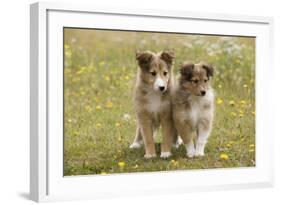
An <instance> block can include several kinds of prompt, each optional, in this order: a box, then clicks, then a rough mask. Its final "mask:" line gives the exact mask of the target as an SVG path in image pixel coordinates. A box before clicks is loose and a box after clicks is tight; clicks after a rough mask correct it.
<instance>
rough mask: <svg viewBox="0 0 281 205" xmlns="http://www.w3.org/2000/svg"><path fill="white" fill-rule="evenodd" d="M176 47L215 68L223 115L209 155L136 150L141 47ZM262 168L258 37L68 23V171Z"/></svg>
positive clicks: (179, 54) (179, 55)
mask: <svg viewBox="0 0 281 205" xmlns="http://www.w3.org/2000/svg"><path fill="white" fill-rule="evenodd" d="M169 48H172V49H174V50H175V53H176V61H175V66H174V73H175V74H177V73H178V69H179V65H180V63H181V62H183V61H185V60H190V61H192V62H194V63H197V62H199V61H205V62H208V63H210V64H212V65H213V66H214V68H215V75H214V78H213V80H212V85H213V88H214V90H215V93H216V99H215V101H216V111H215V120H214V125H213V129H212V133H211V136H210V138H209V141H208V144H207V146H206V149H205V157H202V158H193V159H188V158H186V157H185V156H186V154H185V148H184V146H183V145H181V146H180V147H179V148H178V149H173V151H172V152H173V156H172V157H171V158H169V159H161V158H160V157H159V154H160V142H161V136H160V135H159V136H158V137H157V140H156V147H157V153H158V157H157V158H155V159H149V160H146V159H144V158H143V156H144V148H142V149H137V150H131V149H129V145H130V143H132V142H133V139H134V135H135V129H136V118H135V113H134V106H133V99H132V95H133V87H134V83H135V77H136V72H137V69H138V67H137V64H136V61H135V51H136V50H151V51H161V50H163V49H169ZM250 166H255V39H254V38H245V37H244V38H243V37H225V36H207V35H183V34H167V33H162V34H161V33H146V32H123V31H104V30H90V29H70V28H65V29H64V175H66V176H69V175H87V174H111V173H123V172H144V171H145V172H148V171H168V170H186V169H208V168H229V167H250Z"/></svg>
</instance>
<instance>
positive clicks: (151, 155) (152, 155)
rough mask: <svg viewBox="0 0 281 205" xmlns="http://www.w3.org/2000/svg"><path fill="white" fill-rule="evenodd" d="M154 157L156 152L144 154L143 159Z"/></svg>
mask: <svg viewBox="0 0 281 205" xmlns="http://www.w3.org/2000/svg"><path fill="white" fill-rule="evenodd" d="M155 157H156V154H145V155H144V158H145V159H151V158H155Z"/></svg>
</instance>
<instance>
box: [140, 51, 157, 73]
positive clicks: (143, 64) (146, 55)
mask: <svg viewBox="0 0 281 205" xmlns="http://www.w3.org/2000/svg"><path fill="white" fill-rule="evenodd" d="M152 57H153V53H152V52H150V51H144V52H139V51H136V60H137V61H138V64H139V66H140V68H142V69H148V68H149V64H150V62H151V60H152Z"/></svg>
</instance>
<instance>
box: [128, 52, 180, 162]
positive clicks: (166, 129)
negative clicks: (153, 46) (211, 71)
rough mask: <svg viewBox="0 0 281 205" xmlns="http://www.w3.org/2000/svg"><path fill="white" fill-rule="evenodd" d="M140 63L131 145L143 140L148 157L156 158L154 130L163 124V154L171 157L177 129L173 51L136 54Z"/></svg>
mask: <svg viewBox="0 0 281 205" xmlns="http://www.w3.org/2000/svg"><path fill="white" fill-rule="evenodd" d="M136 60H137V62H138V65H139V69H138V74H137V82H136V86H135V99H134V100H135V110H136V116H137V130H136V136H135V139H134V142H133V143H132V144H131V146H130V148H139V147H141V146H142V144H143V143H144V146H145V156H144V157H145V158H152V157H156V151H155V143H154V137H153V136H155V132H156V131H157V129H158V128H159V127H160V126H161V127H162V139H163V140H162V143H161V157H163V158H166V157H169V156H171V146H172V141H173V136H175V129H174V125H173V121H172V104H171V89H172V87H173V72H172V67H173V60H174V53H173V52H172V51H163V52H160V53H153V52H150V51H145V52H138V53H136Z"/></svg>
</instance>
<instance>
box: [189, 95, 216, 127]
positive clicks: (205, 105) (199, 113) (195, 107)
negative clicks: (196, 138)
mask: <svg viewBox="0 0 281 205" xmlns="http://www.w3.org/2000/svg"><path fill="white" fill-rule="evenodd" d="M213 100H214V94H213V92H212V91H208V92H207V94H206V96H204V97H201V96H191V97H190V100H189V103H190V109H189V111H188V112H187V113H185V119H189V120H191V121H192V122H193V124H194V125H195V126H196V124H197V123H198V121H200V120H201V119H206V118H209V117H210V114H211V113H212V112H213Z"/></svg>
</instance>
